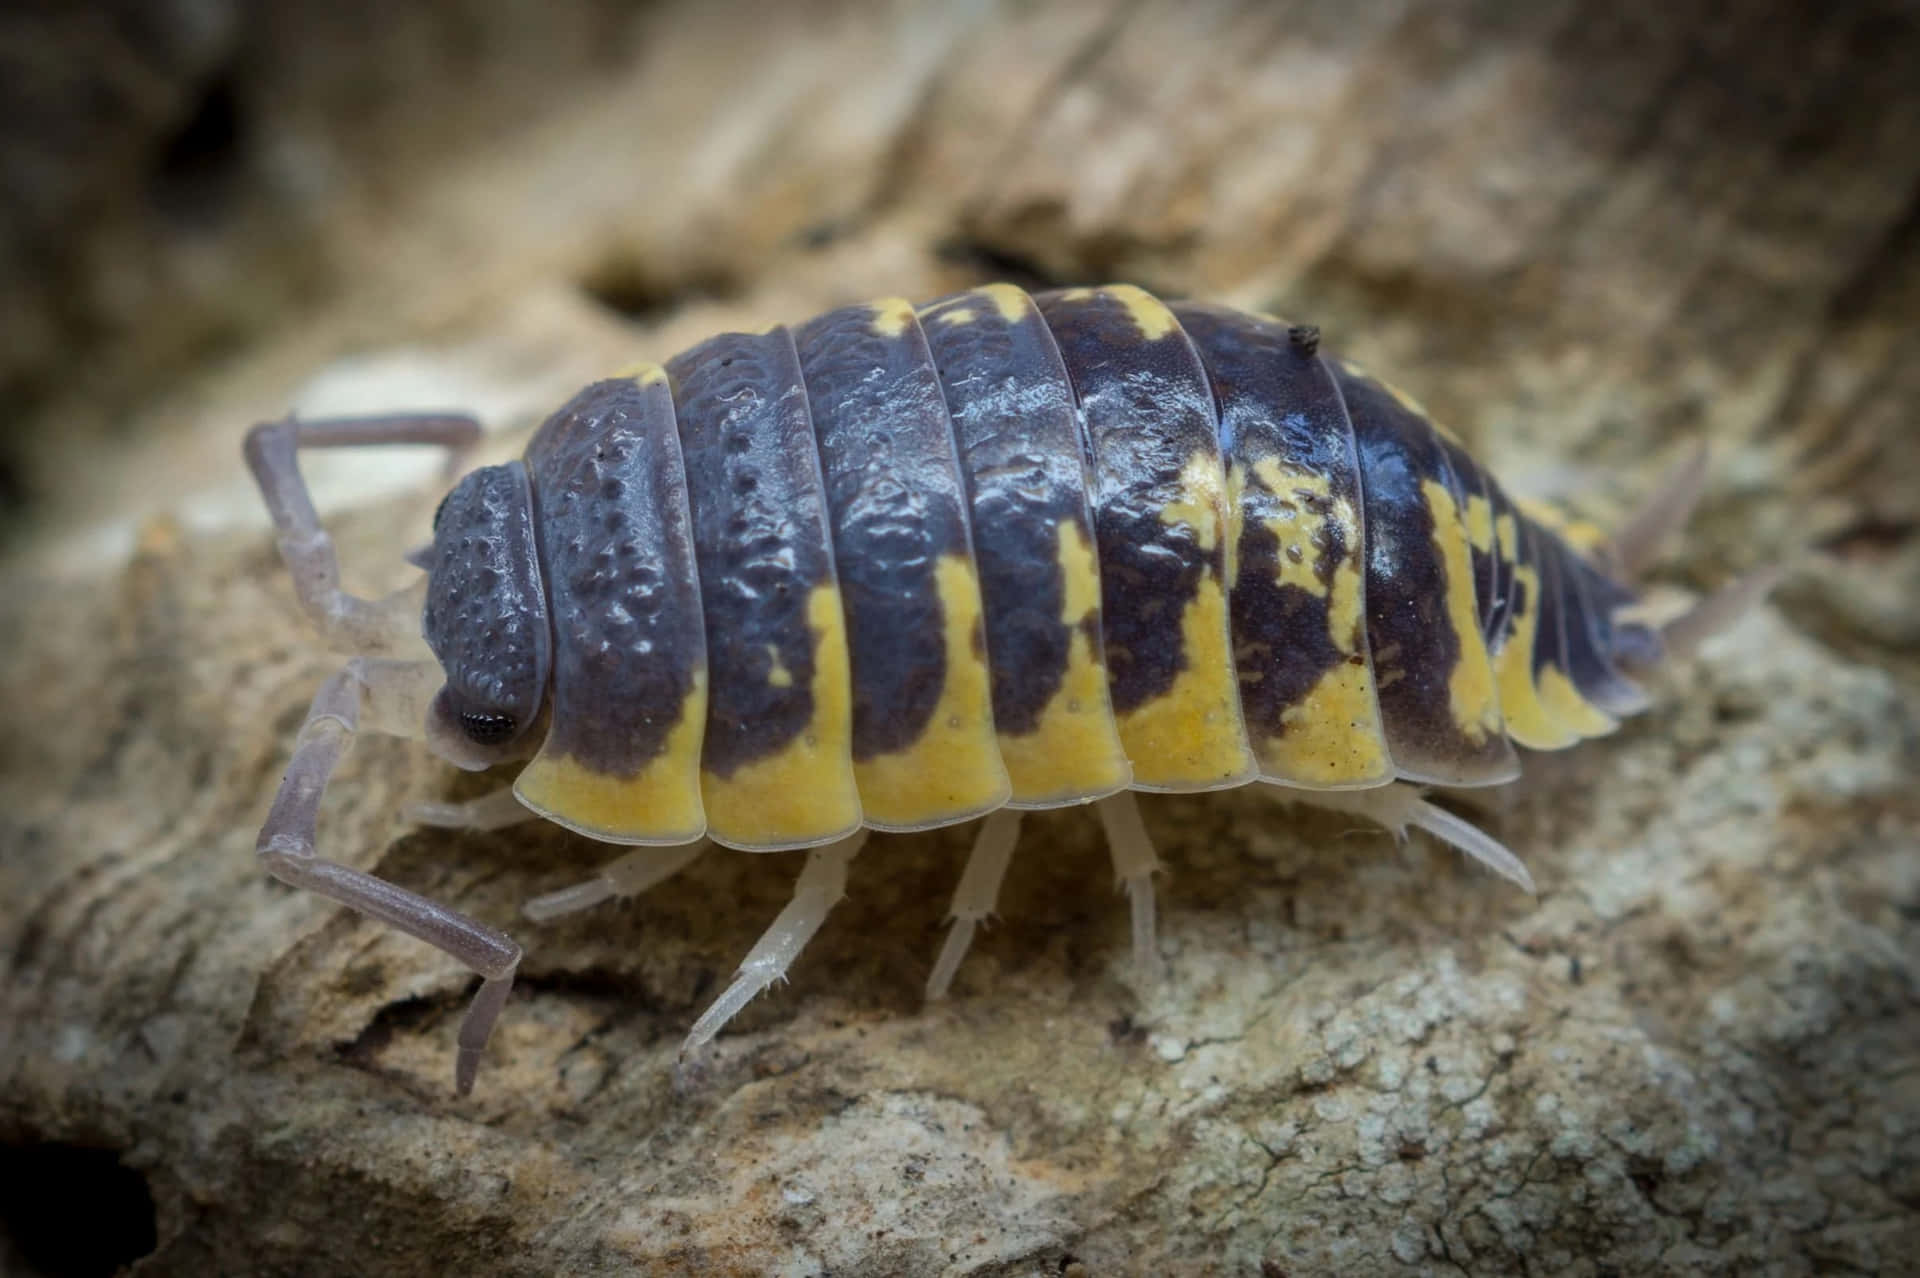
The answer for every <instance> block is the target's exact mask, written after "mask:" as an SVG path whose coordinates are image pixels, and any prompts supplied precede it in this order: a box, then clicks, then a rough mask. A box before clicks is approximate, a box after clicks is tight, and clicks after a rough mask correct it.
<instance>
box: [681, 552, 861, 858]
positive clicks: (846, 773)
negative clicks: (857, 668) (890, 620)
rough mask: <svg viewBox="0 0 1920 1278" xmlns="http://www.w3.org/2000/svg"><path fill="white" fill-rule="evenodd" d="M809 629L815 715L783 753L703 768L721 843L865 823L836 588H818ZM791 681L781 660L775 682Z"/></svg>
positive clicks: (737, 844) (803, 842)
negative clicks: (723, 772) (726, 771)
mask: <svg viewBox="0 0 1920 1278" xmlns="http://www.w3.org/2000/svg"><path fill="white" fill-rule="evenodd" d="M807 629H808V630H809V631H810V632H811V634H812V636H813V641H814V648H813V682H812V685H811V689H810V691H811V692H812V694H813V717H812V718H811V719H809V720H808V721H807V724H806V727H805V728H803V729H802V730H801V731H800V734H799V735H798V736H796V737H794V738H793V740H791V741H789V742H788V743H787V744H786V745H785V746H784V747H782V748H781V749H780V750H779V751H777V752H775V753H774V754H771V755H768V756H766V757H765V758H760V759H755V760H754V761H753V762H751V763H747V764H743V765H741V766H740V767H738V768H735V769H734V770H733V773H732V775H730V776H725V777H723V776H720V775H718V774H717V773H713V772H702V773H701V774H700V792H701V795H702V797H703V798H704V799H705V800H706V805H707V833H708V835H709V836H710V837H711V838H712V839H713V840H714V841H715V842H716V843H721V844H724V845H726V846H727V847H732V848H740V849H743V850H745V851H750V852H775V851H780V850H783V849H786V848H796V847H809V846H812V845H814V844H819V843H826V842H830V841H831V840H833V839H837V838H841V837H843V836H845V835H848V834H851V833H853V831H854V830H856V829H858V828H859V825H860V817H861V809H860V792H859V790H858V788H857V786H856V782H855V778H854V771H853V694H852V680H851V677H850V676H849V673H848V666H847V629H846V617H845V614H844V613H843V612H842V610H841V607H840V591H839V589H838V588H837V587H835V586H832V585H821V586H815V587H814V588H813V591H812V593H810V594H809V595H808V597H807ZM792 681H793V676H792V673H791V672H790V671H788V670H787V669H786V668H785V667H784V666H781V665H779V664H778V663H777V662H776V663H775V665H774V666H773V668H772V671H771V672H770V673H769V675H768V682H769V683H770V684H773V685H775V686H789V687H790V686H792Z"/></svg>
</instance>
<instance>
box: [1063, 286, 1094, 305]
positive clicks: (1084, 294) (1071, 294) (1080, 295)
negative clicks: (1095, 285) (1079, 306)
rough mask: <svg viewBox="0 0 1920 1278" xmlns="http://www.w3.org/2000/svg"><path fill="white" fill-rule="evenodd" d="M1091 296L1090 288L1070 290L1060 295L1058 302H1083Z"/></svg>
mask: <svg viewBox="0 0 1920 1278" xmlns="http://www.w3.org/2000/svg"><path fill="white" fill-rule="evenodd" d="M1092 296H1093V290H1092V289H1090V288H1070V289H1067V290H1065V291H1064V292H1062V293H1061V294H1060V300H1061V301H1063V302H1084V301H1086V300H1087V299H1088V298H1090V297H1092Z"/></svg>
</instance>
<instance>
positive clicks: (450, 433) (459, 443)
mask: <svg viewBox="0 0 1920 1278" xmlns="http://www.w3.org/2000/svg"><path fill="white" fill-rule="evenodd" d="M479 438H480V423H478V422H476V421H475V420H474V419H473V418H471V417H465V416H457V415H451V414H425V413H421V414H404V415H400V416H394V417H360V418H335V419H331V420H327V421H312V422H300V421H294V420H292V419H291V418H289V419H288V420H286V421H281V422H263V423H262V424H260V425H258V426H255V427H254V428H253V429H252V430H250V431H248V432H247V438H246V445H245V449H244V451H245V454H246V459H247V466H248V468H249V469H251V470H252V471H253V478H254V482H255V483H257V484H258V485H259V486H260V496H261V498H262V499H263V500H264V501H265V502H266V506H267V513H268V514H269V515H271V516H272V517H273V526H274V530H275V532H276V533H278V535H279V542H280V555H281V558H283V559H284V560H286V564H287V570H288V572H289V573H291V574H292V576H293V588H294V593H295V594H296V595H297V596H298V597H299V599H300V606H301V607H302V608H303V609H305V611H306V613H307V616H308V617H309V618H310V619H311V620H312V621H313V624H314V625H315V627H317V628H318V629H319V631H320V634H321V636H322V637H323V638H324V639H325V640H326V641H327V643H328V645H329V646H330V647H332V648H334V649H335V650H336V651H339V652H355V653H364V654H369V655H376V656H386V655H412V654H415V653H420V652H424V650H425V649H424V643H423V641H422V640H421V638H420V609H421V605H422V604H423V602H424V601H425V595H424V593H423V591H424V586H423V585H416V586H412V587H409V588H407V589H405V590H400V591H397V592H395V593H394V594H392V595H389V596H387V597H386V598H385V599H362V598H361V597H360V596H358V595H350V594H348V593H347V592H346V591H345V590H343V589H341V587H340V562H339V559H338V557H337V556H336V555H335V554H334V549H333V538H331V537H330V536H328V535H327V531H326V529H325V528H322V527H321V526H320V516H319V513H318V512H317V511H315V510H314V507H313V498H312V497H311V496H310V495H309V494H308V492H307V482H306V480H305V479H304V478H302V477H301V474H300V462H299V457H298V453H299V450H300V449H302V448H348V447H356V446H359V445H363V444H438V445H441V446H442V447H444V448H446V449H447V450H448V468H449V469H451V468H452V467H453V466H455V465H457V464H458V462H459V460H460V458H461V457H462V456H464V455H465V453H466V451H467V450H468V449H469V448H471V447H472V445H473V443H474V441H476V440H477V439H479Z"/></svg>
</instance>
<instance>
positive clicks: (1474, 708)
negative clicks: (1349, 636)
mask: <svg viewBox="0 0 1920 1278" xmlns="http://www.w3.org/2000/svg"><path fill="white" fill-rule="evenodd" d="M1420 495H1421V497H1422V498H1424V499H1425V501H1426V503H1427V510H1428V512H1429V513H1430V514H1431V515H1432V516H1433V546H1434V549H1435V550H1436V551H1438V552H1439V555H1440V563H1441V566H1442V567H1443V568H1444V569H1445V570H1446V575H1447V624H1448V625H1450V626H1452V627H1453V634H1454V639H1455V641H1456V643H1457V644H1458V646H1459V654H1460V655H1459V656H1458V657H1457V658H1456V659H1455V660H1454V663H1453V669H1452V670H1450V671H1448V672H1447V706H1448V708H1449V709H1450V710H1451V711H1452V713H1453V725H1454V727H1456V728H1458V729H1459V731H1460V735H1461V736H1463V737H1465V738H1466V739H1467V740H1468V741H1471V742H1472V743H1474V744H1475V745H1479V744H1481V743H1482V742H1485V741H1486V740H1487V739H1488V738H1489V737H1492V736H1495V735H1497V734H1498V733H1499V732H1500V727H1501V717H1500V692H1499V688H1498V686H1497V685H1496V684H1495V682H1494V677H1493V663H1492V661H1491V659H1490V658H1489V657H1488V656H1487V644H1486V641H1485V640H1484V639H1483V638H1482V637H1481V634H1480V607H1479V601H1478V597H1477V596H1476V595H1475V594H1474V585H1473V556H1472V554H1471V553H1470V552H1469V551H1468V549H1467V538H1468V535H1469V533H1468V528H1467V525H1466V523H1465V522H1464V521H1463V520H1462V519H1461V512H1460V509H1459V507H1457V506H1456V505H1454V501H1453V492H1452V490H1451V489H1449V488H1448V487H1447V486H1446V485H1445V484H1442V483H1438V482H1436V481H1435V480H1431V479H1423V480H1421V481H1420Z"/></svg>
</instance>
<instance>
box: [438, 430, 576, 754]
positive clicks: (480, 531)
mask: <svg viewBox="0 0 1920 1278" xmlns="http://www.w3.org/2000/svg"><path fill="white" fill-rule="evenodd" d="M427 571H428V579H427V608H426V617H425V621H424V630H425V634H426V640H427V643H428V644H429V645H430V646H431V647H432V648H433V652H434V655H435V656H437V657H438V658H440V664H441V666H442V667H443V668H444V669H445V670H446V674H447V689H446V692H445V694H444V697H445V701H446V708H447V710H448V711H449V712H450V713H451V714H452V715H453V716H454V717H455V718H456V719H457V721H458V723H459V726H460V727H461V729H462V730H463V731H464V732H465V733H466V735H467V736H468V737H470V738H471V739H472V740H474V741H475V742H477V743H479V744H481V745H498V744H503V743H505V742H508V741H511V740H513V739H514V738H515V737H517V736H518V735H519V734H520V733H521V732H523V731H524V730H525V729H526V727H527V725H528V724H530V723H532V722H533V721H534V719H535V717H537V716H538V714H539V713H540V704H541V701H542V699H543V698H544V697H545V695H546V687H547V675H548V672H549V670H550V668H551V664H552V645H553V640H552V628H551V626H550V625H549V623H548V620H547V596H546V590H545V587H544V585H543V583H542V582H541V579H540V561H539V554H538V551H537V549H536V547H535V544H534V531H533V498H532V494H531V491H530V489H529V487H528V483H527V470H526V467H525V466H523V465H521V464H520V463H519V462H511V463H509V464H507V465H505V466H488V467H486V468H484V469H481V470H476V471H474V472H473V473H472V474H470V475H468V476H467V477H466V478H465V479H463V480H461V481H460V483H459V485H458V486H457V487H456V488H454V490H453V491H452V492H451V493H449V494H447V499H446V501H445V502H443V503H442V504H441V507H440V511H439V513H438V514H437V515H436V516H435V517H434V530H433V553H432V557H431V561H430V567H429V568H428V570H427Z"/></svg>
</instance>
